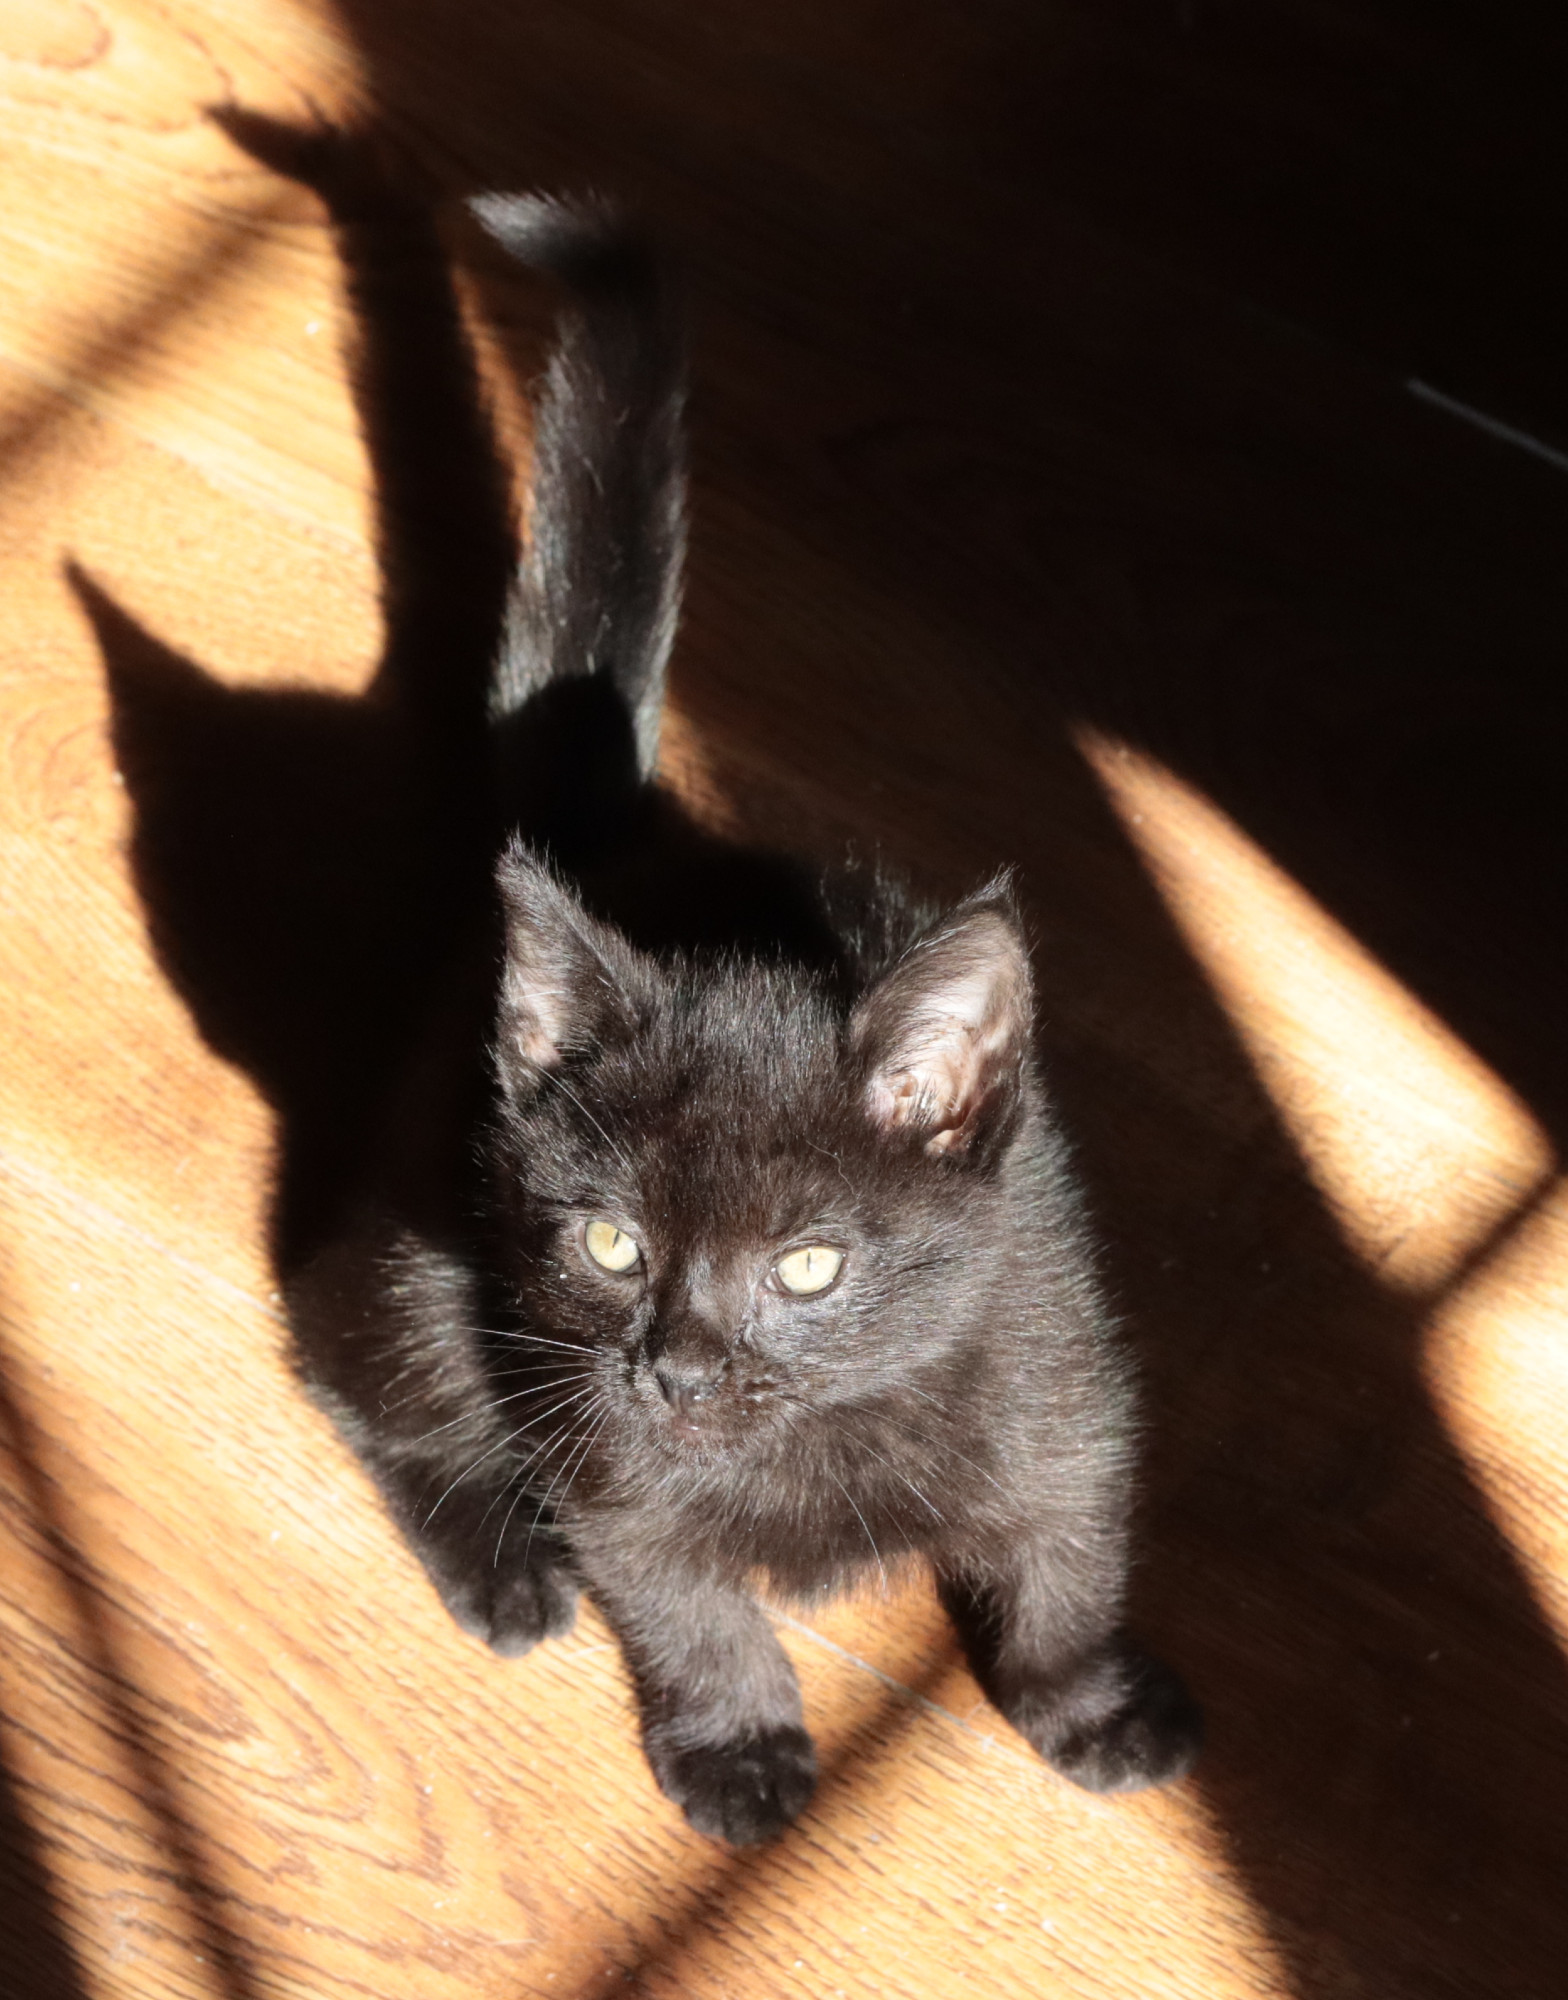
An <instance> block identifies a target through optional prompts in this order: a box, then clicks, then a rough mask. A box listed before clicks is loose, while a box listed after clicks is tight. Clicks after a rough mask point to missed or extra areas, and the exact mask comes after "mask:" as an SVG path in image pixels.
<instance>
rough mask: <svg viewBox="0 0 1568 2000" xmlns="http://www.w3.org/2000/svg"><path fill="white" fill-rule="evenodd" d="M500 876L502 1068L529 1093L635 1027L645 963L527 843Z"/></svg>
mask: <svg viewBox="0 0 1568 2000" xmlns="http://www.w3.org/2000/svg"><path fill="white" fill-rule="evenodd" d="M496 883H497V886H498V887H499V889H500V892H501V906H502V910H503V912H504V914H505V918H506V947H505V960H504V963H503V965H502V968H501V991H500V1005H499V1008H498V1012H497V1021H496V1067H497V1069H498V1071H499V1073H500V1078H501V1082H502V1084H503V1085H504V1086H505V1088H506V1089H507V1090H508V1091H510V1092H512V1093H514V1094H521V1095H525V1096H526V1095H531V1094H532V1092H533V1091H534V1090H535V1089H537V1087H538V1085H539V1083H540V1081H541V1080H542V1078H543V1077H544V1076H545V1075H546V1074H547V1073H548V1072H549V1071H551V1070H553V1069H557V1068H559V1066H560V1065H561V1064H562V1063H563V1062H565V1061H567V1060H568V1059H569V1058H570V1057H571V1056H573V1055H577V1054H581V1053H583V1052H585V1051H587V1050H589V1049H592V1048H600V1047H603V1046H604V1045H605V1044H606V1043H607V1042H614V1041H620V1040H624V1039H625V1038H626V1037H628V1036H630V1035H631V1034H632V1033H633V1032H634V1031H635V1029H636V1026H637V1005H636V1000H635V997H634V996H635V992H636V989H637V987H638V985H640V983H641V982H640V980H639V978H638V971H639V962H638V957H637V954H636V953H635V952H634V951H633V950H632V947H631V946H630V945H629V944H627V942H626V940H625V939H624V938H623V937H622V936H621V935H620V933H619V932H618V931H616V930H614V929H612V928H611V926H610V925H608V924H604V923H601V922H599V920H598V919H597V918H596V917H591V916H590V915H589V914H588V912H587V911H586V910H585V909H584V908H583V906H582V904H581V903H580V902H579V901H578V899H577V898H576V896H574V895H573V894H572V892H571V890H570V889H568V888H567V887H566V886H565V884H564V883H563V882H561V881H560V879H559V878H558V877H557V876H556V875H555V874H554V873H552V871H551V870H550V869H549V868H548V867H547V866H546V865H545V864H544V863H543V862H541V861H539V860H538V859H536V858H535V857H534V856H533V855H532V854H530V853H529V852H528V850H527V848H525V847H524V846H523V845H522V843H521V842H519V841H513V842H511V843H510V844H509V845H508V846H507V848H506V849H505V851H504V852H503V854H502V856H501V859H500V861H499V863H498V864H497V867H496Z"/></svg>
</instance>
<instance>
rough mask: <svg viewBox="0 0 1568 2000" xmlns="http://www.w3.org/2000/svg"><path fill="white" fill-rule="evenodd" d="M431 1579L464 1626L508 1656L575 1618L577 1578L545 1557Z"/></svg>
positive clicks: (550, 1636) (560, 1629)
mask: <svg viewBox="0 0 1568 2000" xmlns="http://www.w3.org/2000/svg"><path fill="white" fill-rule="evenodd" d="M435 1584H436V1588H437V1589H438V1590H439V1591H440V1593H441V1598H442V1602H443V1603H444V1604H445V1605H446V1608H447V1610H448V1611H450V1612H451V1614H452V1616H453V1618H454V1619H455V1620H456V1622H457V1623H458V1624H459V1625H460V1626H461V1627H462V1628H463V1630H464V1631H465V1632H467V1633H469V1634H470V1636H471V1637H473V1638H475V1639H482V1640H483V1641H484V1643H485V1644H486V1645H487V1646H489V1647H490V1648H491V1649H492V1650H493V1651H494V1652H497V1653H500V1654H501V1655H502V1657H503V1658H506V1659H515V1658H516V1657H517V1656H518V1655H519V1654H521V1653H527V1652H530V1651H531V1650H532V1649H533V1648H534V1647H535V1646H537V1645H538V1643H539V1641H540V1640H541V1639H554V1638H558V1637H559V1636H560V1635H561V1634H562V1633H563V1632H570V1631H571V1629H572V1626H573V1624H574V1622H575V1621H576V1618H577V1582H576V1579H575V1578H574V1577H573V1575H572V1573H571V1571H570V1570H569V1569H568V1568H567V1567H566V1566H565V1564H564V1563H561V1562H558V1561H556V1560H554V1559H552V1558H548V1557H547V1558H546V1559H544V1560H542V1561H541V1560H539V1559H538V1558H537V1556H536V1558H535V1559H534V1560H533V1561H530V1562H528V1563H525V1564H522V1565H520V1566H518V1567H517V1568H514V1569H506V1568H503V1569H500V1570H483V1571H480V1572H479V1573H477V1574H475V1573H473V1572H470V1573H469V1574H467V1575H465V1576H461V1577H450V1576H445V1577H443V1576H438V1577H436V1578H435Z"/></svg>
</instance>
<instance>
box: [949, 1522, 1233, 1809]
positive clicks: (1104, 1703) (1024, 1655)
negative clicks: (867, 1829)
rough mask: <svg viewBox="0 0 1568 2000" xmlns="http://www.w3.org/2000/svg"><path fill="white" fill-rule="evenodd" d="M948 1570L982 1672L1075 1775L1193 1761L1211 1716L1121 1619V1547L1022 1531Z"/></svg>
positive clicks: (1155, 1781)
mask: <svg viewBox="0 0 1568 2000" xmlns="http://www.w3.org/2000/svg"><path fill="white" fill-rule="evenodd" d="M1096 1554H1097V1555H1098V1557H1099V1559H1098V1560H1096V1559H1094V1558H1095V1555H1096ZM1086 1555H1088V1556H1089V1558H1090V1559H1089V1560H1087V1561H1086V1560H1085V1557H1086ZM937 1575H938V1586H939V1588H940V1590H941V1594H942V1601H943V1603H944V1604H945V1605H946V1606H947V1609H948V1612H949V1614H950V1615H951V1617H952V1619H953V1622H954V1624H955V1625H956V1626H957V1628H958V1632H959V1636H960V1637H961V1639H962V1640H963V1643H964V1649H965V1651H966V1653H967V1654H968V1656H969V1662H970V1665H971V1666H972V1668H973V1669H974V1673H975V1678H976V1679H977V1680H978V1681H979V1682H980V1685H981V1686H982V1688H984V1690H985V1692H986V1694H987V1696H988V1697H989V1698H990V1700H991V1701H992V1702H993V1703H994V1705H995V1706H996V1707H997V1708H999V1709H1000V1710H1001V1712H1002V1713H1003V1715H1005V1716H1006V1717H1007V1719H1008V1721H1009V1722H1010V1723H1011V1724H1012V1725H1013V1727H1014V1728H1015V1729H1016V1730H1017V1731H1018V1732H1019V1734H1020V1735H1021V1736H1023V1737H1024V1738H1025V1739H1026V1740H1027V1741H1028V1742H1029V1743H1031V1744H1033V1746H1034V1748H1035V1749H1036V1750H1038V1751H1039V1753H1040V1755H1041V1756H1042V1757H1044V1758H1045V1760H1046V1761H1047V1763H1049V1764H1051V1765H1053V1766H1054V1767H1055V1768H1056V1769H1057V1770H1058V1771H1060V1772H1061V1774H1062V1776H1063V1777H1065V1778H1070V1779H1071V1780H1072V1781H1073V1783H1074V1784H1077V1785H1082V1786H1084V1788H1085V1789H1086V1790H1088V1791H1092V1792H1118V1791H1135V1790H1137V1789H1139V1788H1140V1787H1142V1786H1144V1785H1159V1784H1165V1783H1167V1782H1169V1781H1170V1780H1172V1779H1175V1778H1179V1777H1181V1776H1183V1775H1184V1774H1185V1773H1186V1772H1187V1771H1188V1770H1190V1768H1191V1767H1192V1764H1193V1761H1194V1759H1195V1758H1196V1757H1197V1754H1198V1747H1199V1743H1200V1741H1201V1737H1202V1717H1201V1715H1200V1713H1199V1710H1198V1707H1197V1705H1196V1703H1195V1702H1194V1701H1193V1699H1192V1697H1191V1696H1190V1695H1189V1694H1188V1692H1187V1690H1186V1688H1185V1687H1184V1686H1183V1684H1182V1682H1181V1680H1180V1679H1179V1678H1178V1677H1177V1675H1176V1674H1174V1673H1173V1672H1172V1671H1171V1669H1170V1668H1169V1667H1167V1666H1165V1665H1164V1664H1163V1663H1162V1662H1161V1661H1159V1660H1157V1659H1155V1658H1154V1656H1153V1655H1152V1654H1150V1653H1147V1652H1145V1651H1144V1650H1143V1648H1142V1647H1141V1646H1139V1645H1138V1644H1137V1643H1136V1642H1135V1641H1134V1640H1132V1639H1131V1638H1129V1637H1128V1635H1127V1634H1126V1633H1125V1632H1124V1631H1123V1630H1122V1629H1121V1626H1120V1624H1119V1616H1120V1600H1121V1588H1120V1586H1121V1561H1120V1554H1119V1551H1118V1550H1115V1549H1114V1548H1112V1547H1104V1548H1103V1549H1102V1550H1100V1551H1097V1552H1096V1551H1094V1550H1093V1543H1092V1540H1089V1539H1086V1538H1085V1537H1084V1536H1082V1535H1079V1534H1073V1535H1059V1536H1057V1537H1054V1538H1053V1537H1047V1536H1038V1537H1029V1536H1020V1538H1019V1539H1018V1541H1017V1542H1016V1543H1015V1545H1014V1546H1013V1547H1012V1548H1011V1549H1009V1551H1008V1553H1007V1555H1006V1556H1005V1557H1004V1558H1003V1559H1002V1560H1001V1561H1000V1562H998V1561H996V1560H995V1559H992V1558H988V1559H986V1560H984V1561H983V1562H977V1561H974V1560H971V1561H969V1562H964V1563H955V1564H954V1565H952V1566H951V1567H947V1566H944V1565H939V1566H938V1572H937Z"/></svg>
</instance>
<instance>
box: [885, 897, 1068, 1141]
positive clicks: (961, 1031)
mask: <svg viewBox="0 0 1568 2000" xmlns="http://www.w3.org/2000/svg"><path fill="white" fill-rule="evenodd" d="M870 1004H871V1006H872V1007H874V1008H875V1009H876V1012H877V1014H879V1015H880V1016H881V1020H880V1022H879V1023H878V1025H879V1026H880V1027H881V1029H882V1034H881V1036H880V1037H879V1039H881V1040H882V1041H883V1047H884V1050H885V1053H884V1055H883V1058H882V1060H881V1061H879V1062H878V1063H877V1065H876V1068H875V1070H874V1071H873V1073H872V1075H871V1078H870V1080H869V1083H868V1086H867V1096H866V1108H867V1110H868V1111H869V1113H870V1115H871V1117H872V1119H873V1120H874V1121H875V1122H876V1123H877V1124H878V1125H880V1126H882V1127H883V1128H884V1129H885V1130H893V1129H896V1128H898V1127H901V1126H909V1127H917V1128H923V1129H925V1130H926V1131H927V1133H928V1134H929V1136H928V1137H927V1139H926V1142H925V1150H926V1151H927V1152H928V1153H945V1152H951V1151H955V1150H957V1149H959V1148H961V1147H962V1146H964V1145H966V1144H967V1143H968V1140H969V1138H970V1137H971V1135H972V1132H973V1128H974V1124H975V1121H976V1119H977V1117H978V1116H979V1114H980V1112H981V1111H982V1110H983V1109H984V1106H985V1104H986V1102H987V1100H988V1098H989V1097H990V1095H991V1092H992V1089H993V1087H994V1085H995V1082H996V1080H997V1077H998V1075H999V1072H1000V1069H1001V1068H1002V1067H1003V1066H1004V1065H1008V1064H1010V1063H1012V1062H1014V1061H1016V1060H1017V1058H1018V1056H1019V1055H1020V1054H1021V1052H1022V1048H1023V1045H1024V1042H1025V1040H1026V1039H1027V1035H1028V1031H1029V972H1028V962H1027V960H1026V958H1025V957H1024V953H1023V946H1022V941H1021V940H1020V939H1019V937H1018V935H1017V933H1016V931H1015V930H1014V929H1013V927H1012V925H1011V924H1009V923H1008V922H1006V921H1005V919H1003V918H1002V917H1001V916H999V915H997V914H994V913H992V912H989V911H987V912H982V913H980V914H977V915H976V916H973V917H971V918H969V919H968V920H967V921H966V922H964V923H962V924H960V925H958V926H956V927H955V929H954V930H953V931H950V932H949V933H948V934H947V936H946V937H944V938H942V939H940V940H938V941H936V942H935V943H934V944H932V945H931V946H928V947H926V948H925V949H923V950H922V951H920V952H917V954H916V955H915V956H914V958H912V959H910V960H906V961H905V963H904V964H903V965H901V966H899V967H897V968H895V970H894V971H893V972H892V973H891V974H889V976H888V978H887V980H885V981H884V982H883V986H882V988H880V989H879V990H878V992H877V993H875V994H874V995H872V996H870Z"/></svg>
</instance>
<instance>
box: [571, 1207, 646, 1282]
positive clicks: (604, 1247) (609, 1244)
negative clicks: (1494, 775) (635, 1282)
mask: <svg viewBox="0 0 1568 2000" xmlns="http://www.w3.org/2000/svg"><path fill="white" fill-rule="evenodd" d="M583 1247H584V1248H585V1249H586V1250H587V1252H588V1255H589V1256H590V1257H591V1258H592V1259H593V1261H594V1262H595V1263H596V1264H598V1265H599V1266H600V1267H601V1268H602V1269H603V1270H606V1271H629V1270H630V1269H631V1268H632V1266H633V1265H634V1264H636V1263H638V1262H640V1261H641V1258H642V1249H641V1246H640V1245H639V1244H638V1242H637V1239H636V1237H635V1236H628V1235H627V1234H626V1231H625V1230H624V1229H617V1228H616V1226H615V1224H614V1223H613V1222H606V1221H605V1220H604V1219H603V1218H602V1217H601V1216H595V1217H594V1219H593V1221H592V1222H590V1223H589V1225H588V1227H587V1228H586V1229H585V1230H584V1231H583Z"/></svg>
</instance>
